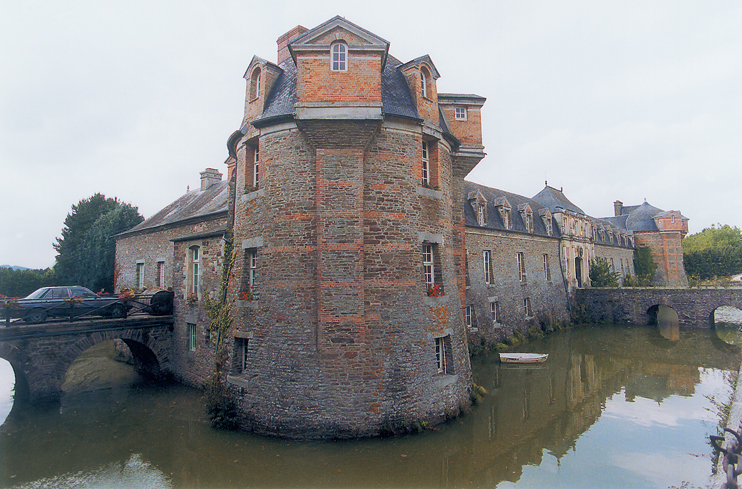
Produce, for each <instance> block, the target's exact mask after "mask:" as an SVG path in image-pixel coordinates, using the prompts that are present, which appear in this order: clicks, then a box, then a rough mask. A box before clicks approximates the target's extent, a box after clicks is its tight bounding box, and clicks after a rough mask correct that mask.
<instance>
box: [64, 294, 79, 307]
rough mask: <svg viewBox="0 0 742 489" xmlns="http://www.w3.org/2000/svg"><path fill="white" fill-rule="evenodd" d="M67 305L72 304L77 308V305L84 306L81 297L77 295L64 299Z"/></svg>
mask: <svg viewBox="0 0 742 489" xmlns="http://www.w3.org/2000/svg"><path fill="white" fill-rule="evenodd" d="M64 303H65V304H70V305H72V306H75V305H77V304H82V297H80V296H79V295H76V296H74V297H68V298H67V299H64Z"/></svg>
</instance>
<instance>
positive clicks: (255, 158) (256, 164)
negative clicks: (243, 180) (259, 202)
mask: <svg viewBox="0 0 742 489" xmlns="http://www.w3.org/2000/svg"><path fill="white" fill-rule="evenodd" d="M259 183H260V146H259V145H258V144H256V145H255V149H254V150H253V153H252V190H256V189H257V188H258V187H259Z"/></svg>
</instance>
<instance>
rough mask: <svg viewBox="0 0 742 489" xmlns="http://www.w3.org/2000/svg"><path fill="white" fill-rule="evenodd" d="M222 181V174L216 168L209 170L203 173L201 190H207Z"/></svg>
mask: <svg viewBox="0 0 742 489" xmlns="http://www.w3.org/2000/svg"><path fill="white" fill-rule="evenodd" d="M221 181H222V174H221V173H219V170H217V169H216V168H207V169H206V170H204V171H202V172H201V190H202V191H203V190H206V189H207V188H209V187H211V186H212V185H214V184H215V183H219V182H221Z"/></svg>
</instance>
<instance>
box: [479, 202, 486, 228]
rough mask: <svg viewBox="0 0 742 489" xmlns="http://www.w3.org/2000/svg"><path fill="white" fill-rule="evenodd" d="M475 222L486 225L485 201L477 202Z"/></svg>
mask: <svg viewBox="0 0 742 489" xmlns="http://www.w3.org/2000/svg"><path fill="white" fill-rule="evenodd" d="M476 206H477V224H479V225H480V226H486V225H487V203H486V202H477V204H476Z"/></svg>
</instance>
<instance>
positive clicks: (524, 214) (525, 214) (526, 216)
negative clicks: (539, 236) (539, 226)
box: [518, 204, 533, 233]
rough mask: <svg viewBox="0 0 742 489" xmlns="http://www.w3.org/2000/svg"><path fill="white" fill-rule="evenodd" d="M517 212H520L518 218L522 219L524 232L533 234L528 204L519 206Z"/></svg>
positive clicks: (531, 215)
mask: <svg viewBox="0 0 742 489" xmlns="http://www.w3.org/2000/svg"><path fill="white" fill-rule="evenodd" d="M518 212H520V217H521V219H523V224H524V225H525V227H526V232H529V233H532V232H533V211H532V210H531V206H530V205H528V204H520V205H519V206H518Z"/></svg>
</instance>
